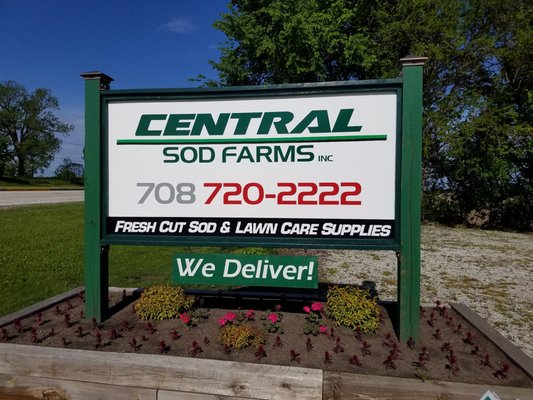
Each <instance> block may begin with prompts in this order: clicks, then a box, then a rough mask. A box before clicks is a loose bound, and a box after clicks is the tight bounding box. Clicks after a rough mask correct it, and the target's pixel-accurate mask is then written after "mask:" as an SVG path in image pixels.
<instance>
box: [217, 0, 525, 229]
mask: <svg viewBox="0 0 533 400" xmlns="http://www.w3.org/2000/svg"><path fill="white" fill-rule="evenodd" d="M532 20H533V7H532V6H531V3H530V2H527V1H525V0H516V1H515V0H513V1H511V0H452V1H448V0H437V1H434V0H384V1H379V2H376V1H371V0H307V1H305V2H302V1H298V0H273V1H269V0H260V1H254V0H233V1H231V3H230V5H229V12H228V13H226V14H223V15H222V16H221V19H220V20H219V21H217V22H215V27H216V28H217V29H219V30H221V31H222V32H224V33H225V34H226V35H227V37H228V41H227V42H226V43H225V44H224V45H223V46H222V48H221V57H220V59H219V60H218V61H217V62H212V65H213V67H214V68H215V69H217V70H218V71H219V81H218V82H212V81H211V82H207V84H210V85H213V84H217V85H244V84H248V85H249V84H252V85H254V84H272V83H292V82H294V83H296V82H313V81H332V80H348V79H373V78H392V77H396V76H397V75H398V72H399V67H398V60H399V59H400V58H402V57H404V56H406V55H409V54H415V55H424V56H428V57H429V61H428V63H427V65H426V68H425V77H424V80H425V81H424V104H425V108H424V150H423V174H424V189H425V192H426V195H428V196H431V195H433V194H435V193H437V194H438V193H439V192H440V193H443V192H444V194H445V197H446V198H451V199H452V200H453V201H451V202H450V204H457V205H458V210H457V212H458V215H459V217H460V218H461V219H462V220H463V221H467V220H468V215H469V214H470V213H471V212H472V211H482V210H486V211H488V213H489V214H490V221H489V224H493V225H494V224H496V225H498V224H500V225H501V224H503V225H505V224H506V223H507V222H506V221H508V220H513V218H514V220H515V221H519V220H521V221H522V227H526V226H527V223H528V221H533V208H532V206H531V204H533V198H532V194H533V177H532V171H533V166H532V163H533V161H532V159H533V157H532V154H533V130H532V105H533V104H532V103H533V92H532V84H533V76H532V65H533V62H532V60H531V58H532V51H531V49H532V48H533V28H532V27H533V24H532ZM426 204H428V205H430V206H431V205H432V204H436V203H435V202H427V203H426ZM506 204H512V205H513V206H512V208H513V209H515V212H514V217H512V218H511V216H509V215H507V216H506V213H507V211H505V207H507V206H506ZM517 210H520V212H519V213H520V216H517V215H516V212H518V211H517ZM449 211H450V210H448V212H449ZM524 224H525V225H524Z"/></svg>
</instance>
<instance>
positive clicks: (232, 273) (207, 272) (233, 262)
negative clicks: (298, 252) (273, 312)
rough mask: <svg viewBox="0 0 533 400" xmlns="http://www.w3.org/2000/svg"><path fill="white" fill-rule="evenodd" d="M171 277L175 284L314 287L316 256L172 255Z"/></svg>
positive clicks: (315, 286)
mask: <svg viewBox="0 0 533 400" xmlns="http://www.w3.org/2000/svg"><path fill="white" fill-rule="evenodd" d="M172 280H173V282H174V283H176V284H179V285H182V284H183V285H190V284H204V285H205V284H209V285H223V286H275V287H297V288H309V289H316V288H317V287H318V262H317V258H316V257H303V256H302V257H296V256H295V257H287V256H273V255H227V254H182V253H177V254H174V255H173V269H172Z"/></svg>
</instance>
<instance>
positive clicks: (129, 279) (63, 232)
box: [0, 203, 242, 316]
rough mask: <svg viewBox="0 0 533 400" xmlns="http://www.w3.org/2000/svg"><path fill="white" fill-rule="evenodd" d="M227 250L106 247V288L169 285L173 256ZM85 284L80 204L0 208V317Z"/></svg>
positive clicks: (227, 250)
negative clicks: (189, 252)
mask: <svg viewBox="0 0 533 400" xmlns="http://www.w3.org/2000/svg"><path fill="white" fill-rule="evenodd" d="M188 251H191V252H217V253H228V252H242V249H232V248H219V247H209V248H205V247H204V248H189V247H185V248H183V247H176V246H174V247H172V246H123V245H122V246H118V245H114V246H111V250H110V257H109V258H110V260H109V284H110V286H119V287H148V286H150V285H153V284H156V283H163V282H170V280H171V257H172V254H173V253H175V252H188ZM82 285H84V275H83V203H71V204H60V205H43V206H31V207H17V208H4V209H0V316H2V315H5V314H8V313H11V312H13V311H17V310H19V309H21V308H23V307H26V306H29V305H31V304H34V303H36V302H38V301H41V300H44V299H46V298H49V297H51V296H53V295H56V294H58V293H61V292H64V291H66V290H69V289H72V288H75V287H77V286H82Z"/></svg>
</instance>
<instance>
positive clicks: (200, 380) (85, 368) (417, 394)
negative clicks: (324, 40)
mask: <svg viewBox="0 0 533 400" xmlns="http://www.w3.org/2000/svg"><path fill="white" fill-rule="evenodd" d="M123 290H124V289H122V288H110V291H114V292H122V291H123ZM125 290H126V291H127V292H128V293H131V292H132V291H134V290H135V289H125ZM83 291H84V289H83V287H80V288H76V289H73V290H70V291H68V292H65V293H63V294H61V295H58V296H54V297H53V298H51V299H49V300H46V301H43V302H41V303H38V304H35V305H33V306H30V307H28V308H26V309H24V310H21V311H19V312H16V313H13V314H10V315H8V316H5V317H3V318H0V327H1V326H3V325H6V324H9V323H12V322H14V321H16V320H17V319H21V318H26V317H28V316H30V315H31V314H33V313H35V312H38V311H41V310H44V309H45V308H48V307H51V306H54V305H55V304H57V303H60V302H61V301H63V300H66V299H69V298H72V297H75V296H77V295H79V293H80V292H83ZM451 306H452V307H453V308H454V309H455V310H456V311H457V312H459V313H460V314H461V315H463V317H464V318H465V319H467V320H468V321H469V322H471V323H472V324H473V325H474V326H476V327H477V328H478V329H479V330H480V331H481V332H483V333H485V334H486V336H487V337H488V338H489V339H490V340H491V341H493V342H495V344H496V345H497V346H498V347H499V348H500V349H501V350H502V351H503V352H505V353H506V354H507V355H508V356H509V357H510V358H512V359H513V361H515V362H517V364H518V365H519V366H520V367H521V368H522V369H524V371H526V373H528V374H529V372H528V369H526V368H530V367H531V362H532V360H531V359H530V358H529V357H528V356H527V355H526V354H524V353H522V352H521V350H520V349H518V348H516V347H515V346H513V345H512V344H511V343H510V342H508V341H507V340H506V339H505V338H504V337H503V336H501V335H500V334H499V333H497V332H496V331H495V330H494V328H492V327H491V326H490V325H488V324H487V323H486V322H485V321H484V320H482V319H481V318H480V317H479V316H477V314H475V313H474V312H473V311H471V310H470V309H469V308H468V307H466V306H465V305H463V304H453V305H451ZM495 333H496V334H495ZM495 340H496V341H495ZM509 352H511V354H509ZM520 354H521V355H520ZM524 366H525V368H524ZM529 371H530V370H529ZM487 390H492V391H493V392H495V393H497V394H498V395H499V396H500V398H502V399H507V398H509V399H511V398H515V399H528V398H533V396H532V394H531V392H532V391H531V389H525V388H517V387H509V386H491V385H476V384H464V383H457V382H441V381H426V382H422V381H420V380H417V379H405V378H393V377H385V376H374V375H364V374H351V373H334V372H329V371H322V370H317V369H309V368H300V367H288V366H275V365H267V364H251V363H239V362H231V361H219V360H207V359H195V358H187V357H169V356H159V355H142V354H132V353H112V352H101V351H89V350H75V349H61V348H49V347H42V346H31V345H16V344H8V343H0V400H7V399H9V400H13V399H20V400H26V399H43V400H44V399H46V400H66V399H69V400H76V399H79V400H92V399H101V398H113V399H117V400H122V399H124V400H126V399H138V400H184V399H190V400H217V399H218V400H233V399H241V400H243V399H248V400H258V399H291V400H298V399H328V400H336V399H365V400H372V399H376V400H377V399H379V400H382V399H385V398H386V399H391V400H400V399H402V400H407V399H410V400H419V399H420V400H421V399H435V400H442V399H443V398H446V399H447V400H466V399H479V398H480V397H481V396H482V395H483V394H484V393H485V392H486V391H487Z"/></svg>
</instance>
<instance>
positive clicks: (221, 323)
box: [218, 317, 228, 326]
mask: <svg viewBox="0 0 533 400" xmlns="http://www.w3.org/2000/svg"><path fill="white" fill-rule="evenodd" d="M227 322H228V321H226V318H224V317H220V318H219V319H218V324H219V325H220V326H224V325H226V323H227Z"/></svg>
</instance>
